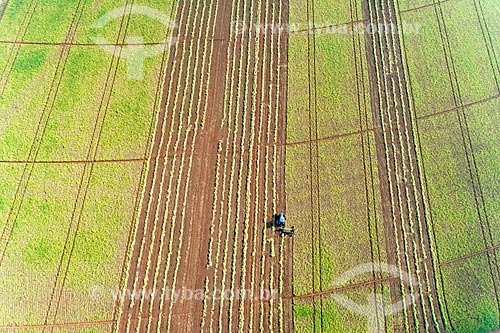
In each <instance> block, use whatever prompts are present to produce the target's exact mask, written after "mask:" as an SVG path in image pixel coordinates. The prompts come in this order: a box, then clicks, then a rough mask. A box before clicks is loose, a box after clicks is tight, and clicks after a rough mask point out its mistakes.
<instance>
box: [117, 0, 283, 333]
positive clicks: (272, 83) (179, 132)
mask: <svg viewBox="0 0 500 333" xmlns="http://www.w3.org/2000/svg"><path fill="white" fill-rule="evenodd" d="M287 18H288V8H287V5H286V4H283V3H281V2H276V1H271V0H268V1H262V2H261V3H257V2H254V1H250V0H232V1H231V0H207V1H203V2H190V1H185V2H184V1H183V2H179V4H178V8H177V17H176V22H178V29H177V31H175V32H174V34H175V35H176V37H178V38H179V39H178V41H177V43H176V44H175V45H174V46H172V47H171V50H170V54H169V61H168V65H167V71H166V77H165V83H164V94H163V99H162V103H161V109H160V112H159V116H158V123H157V125H156V134H155V136H154V140H153V144H152V149H151V153H150V156H151V157H150V160H149V162H148V168H149V171H148V175H147V178H146V182H145V189H144V192H143V199H142V204H141V206H142V207H141V209H140V215H139V218H138V223H137V226H136V230H135V235H134V243H133V246H132V248H131V253H130V262H129V265H128V273H127V276H126V277H125V278H124V279H125V282H124V285H125V288H126V289H128V290H130V291H132V292H136V293H141V292H145V293H146V297H125V298H124V299H123V300H122V301H121V304H120V308H121V311H120V315H119V320H118V322H117V324H116V325H117V327H115V329H117V330H118V331H120V332H136V331H140V332H146V331H147V332H157V331H160V332H166V331H172V332H192V331H199V330H200V329H202V330H203V331H205V330H209V329H210V330H217V331H242V330H243V331H244V330H261V331H271V330H272V331H281V332H288V331H290V327H291V326H290V325H291V321H292V320H291V289H290V288H291V283H290V281H291V276H290V274H289V273H288V272H289V271H290V269H289V265H290V261H289V260H288V259H287V258H288V256H286V254H285V253H283V252H284V251H285V252H286V251H287V250H286V249H287V248H288V249H289V246H290V244H289V241H290V239H289V238H287V239H284V238H281V237H280V236H279V235H278V234H277V233H275V232H274V231H273V230H272V229H269V228H266V223H267V222H268V221H269V220H270V219H271V218H272V214H273V213H274V212H276V211H278V210H279V211H282V210H284V202H285V200H284V183H283V182H284V164H283V163H284V157H283V153H284V144H285V132H284V129H285V110H286V99H285V97H286V61H287V60H286V52H287V49H286V48H287V38H286V34H284V33H282V32H281V33H271V31H268V32H266V33H263V32H261V31H260V30H258V29H250V28H249V27H253V26H254V25H255V24H266V23H268V24H269V23H275V24H277V23H279V22H283V21H284V20H286V19H287ZM235 21H240V22H245V23H244V26H246V27H247V29H243V30H242V31H237V30H236V29H234V27H233V26H232V23H233V22H235ZM261 288H264V289H276V290H277V293H278V294H277V295H275V298H274V299H262V298H260V297H259V291H260V289H261ZM242 289H246V290H250V291H251V293H252V295H251V296H250V297H248V298H245V299H243V298H239V297H238V294H239V290H242ZM169 290H174V291H175V292H182V290H190V291H189V292H195V293H199V292H200V291H202V292H203V297H202V298H199V297H196V298H190V296H189V295H188V294H184V296H185V298H184V299H182V297H181V298H180V299H176V300H174V299H173V298H172V297H168V296H166V297H165V295H167V293H168V291H169ZM221 291H226V292H233V293H234V294H236V297H233V298H228V299H226V298H222V299H213V298H212V296H213V295H214V292H215V294H216V297H217V296H219V295H220V292H221ZM189 292H188V293H189ZM151 293H153V296H151V297H148V296H147V295H151ZM162 295H163V296H164V297H162ZM187 298H190V299H187Z"/></svg>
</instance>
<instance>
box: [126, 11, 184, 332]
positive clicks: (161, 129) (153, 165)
mask: <svg viewBox="0 0 500 333" xmlns="http://www.w3.org/2000/svg"><path fill="white" fill-rule="evenodd" d="M181 5H182V7H181ZM185 6H189V3H187V2H182V3H179V5H178V6H177V10H176V12H177V13H178V14H177V17H178V18H179V22H184V21H183V20H187V16H183V14H184V13H188V12H189V7H188V9H187V11H186V8H185ZM187 26H188V25H187V24H182V25H180V28H179V29H178V30H177V31H176V32H177V33H178V34H183V33H184V31H185V29H186V28H187ZM181 45H183V44H182V43H177V44H176V45H175V46H174V49H175V52H174V53H172V52H170V56H169V58H170V59H172V58H174V57H176V56H177V55H178V54H180V49H181V47H182V46H181ZM174 65H175V63H173V62H172V63H171V66H172V67H173V69H172V70H170V71H169V73H170V75H169V76H168V78H169V84H168V90H167V91H164V93H163V100H164V102H165V104H164V103H163V100H162V105H161V106H160V108H161V109H163V110H165V111H166V112H167V113H168V114H170V112H171V116H168V115H167V117H161V115H162V113H163V112H162V110H160V116H159V118H158V123H157V130H156V135H155V139H154V140H155V144H153V145H152V146H151V153H150V162H149V167H148V180H147V182H146V187H145V192H144V195H143V199H142V200H141V207H142V208H141V210H142V212H141V215H140V216H139V220H140V221H139V223H138V226H137V230H136V234H135V237H134V243H133V246H132V249H133V253H132V258H131V260H130V262H131V264H130V266H129V269H128V272H129V275H128V277H127V280H128V282H127V284H128V285H132V286H133V287H134V288H135V287H136V286H137V283H138V278H139V276H138V272H140V271H144V269H143V266H144V264H142V261H143V260H142V257H143V251H144V247H145V246H146V245H147V244H144V243H145V241H146V242H147V240H148V238H149V237H150V236H149V235H150V234H151V230H152V228H153V226H152V225H151V223H150V222H151V218H150V213H151V209H152V208H151V207H152V205H153V201H154V200H157V199H160V197H161V196H162V195H163V193H164V191H163V182H164V178H165V177H164V175H165V169H162V175H161V178H160V179H159V180H160V184H157V181H158V177H157V176H156V173H157V171H158V168H161V165H160V163H161V162H163V160H162V159H160V156H161V155H162V154H161V153H159V154H154V152H155V151H165V150H167V149H169V147H170V145H171V141H172V135H173V128H174V124H175V118H174V117H175V115H174V109H173V107H170V104H171V103H172V97H173V94H172V93H171V92H172V89H173V81H174V78H175V76H176V75H179V71H181V70H182V69H183V67H181V68H178V67H176V66H174ZM166 79H167V77H166ZM168 92H170V93H168ZM166 106H168V107H166ZM178 116H179V120H180V119H182V110H181V112H180V113H179V114H178ZM169 119H170V120H171V121H170V122H168V120H169ZM167 123H169V136H168V142H167V144H166V146H165V144H164V140H165V131H166V126H167ZM156 142H158V143H156ZM153 155H156V156H155V157H154V158H152V157H151V156H153ZM157 186H159V193H158V197H155V194H156V188H157ZM146 188H148V189H147V190H146ZM146 191H147V195H146ZM155 221H156V219H155V220H154V221H153V223H154V222H155ZM145 232H146V238H144V237H145V235H144V233H145ZM137 251H138V253H137ZM140 264H142V265H141V267H140V268H139V269H137V266H138V265H140ZM124 301H125V302H124V303H123V306H122V309H123V311H122V313H121V315H120V317H121V320H120V323H119V326H118V330H119V331H127V330H129V329H131V328H130V326H131V324H132V318H131V317H134V316H135V312H137V306H134V305H135V303H132V302H131V300H129V299H125V300H124ZM130 310H132V315H130V314H129V311H130ZM123 326H124V327H123Z"/></svg>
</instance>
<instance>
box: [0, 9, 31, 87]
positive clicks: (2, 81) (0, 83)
mask: <svg viewBox="0 0 500 333" xmlns="http://www.w3.org/2000/svg"><path fill="white" fill-rule="evenodd" d="M38 1H39V0H31V2H30V3H29V7H28V9H27V10H26V14H25V15H24V17H23V20H22V22H21V25H20V27H19V30H18V31H17V34H16V38H15V40H16V41H22V40H23V39H24V36H25V35H26V32H27V31H28V27H29V25H30V22H31V19H32V18H33V14H34V13H35V10H36V7H37V5H38ZM2 17H3V13H2ZM0 22H1V18H0ZM20 48H21V45H13V46H12V49H11V50H10V52H9V56H8V58H7V62H6V64H5V67H4V68H3V70H2V75H1V76H0V96H3V93H4V91H5V87H7V83H8V81H9V77H10V74H11V73H12V68H13V66H14V63H15V62H16V59H17V55H18V54H19V49H20Z"/></svg>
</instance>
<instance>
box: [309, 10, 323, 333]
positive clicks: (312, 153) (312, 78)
mask: <svg viewBox="0 0 500 333" xmlns="http://www.w3.org/2000/svg"><path fill="white" fill-rule="evenodd" d="M313 3H314V1H313V0H311V1H310V0H308V1H307V18H308V21H310V22H312V25H313V27H314V25H315V20H314V5H313ZM315 38H316V34H315V33H314V32H313V33H312V34H308V37H307V59H308V62H307V66H308V71H307V73H308V83H309V86H308V87H309V89H308V92H309V113H308V116H309V142H310V144H309V171H310V175H311V177H310V183H309V191H310V209H311V258H312V260H311V276H312V283H311V284H312V290H313V292H316V291H317V290H318V288H319V290H321V272H319V280H320V285H319V287H318V286H317V285H316V261H318V259H317V258H316V253H320V250H321V244H320V243H321V239H320V237H317V236H318V235H317V234H319V232H320V229H321V226H320V224H319V222H318V225H317V226H316V221H317V220H318V221H319V214H318V210H319V201H318V200H317V198H318V197H319V193H318V192H319V188H318V183H316V184H314V179H317V177H318V175H317V172H318V155H319V152H318V129H317V124H318V122H317V103H316V100H317V98H316V94H317V89H316V88H317V87H316V46H315ZM315 173H316V174H315ZM315 185H316V186H315ZM315 199H316V200H315ZM319 260H321V255H319ZM319 267H320V269H321V262H320V263H319ZM316 302H319V308H320V313H319V316H320V322H321V327H320V330H321V331H322V330H323V322H322V318H323V299H322V298H321V297H320V298H319V300H317V299H316V297H313V299H312V303H313V308H314V312H313V325H314V332H316V322H317V320H316Z"/></svg>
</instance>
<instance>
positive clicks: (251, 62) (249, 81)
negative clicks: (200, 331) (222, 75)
mask: <svg viewBox="0 0 500 333" xmlns="http://www.w3.org/2000/svg"><path fill="white" fill-rule="evenodd" d="M255 3H257V2H253V3H252V2H249V3H248V7H247V10H248V13H249V17H250V18H249V26H253V25H254V20H255V19H256V15H255V14H256V11H255V9H254V5H255ZM254 33H255V32H254V31H251V32H250V35H252V34H254ZM255 51H256V47H255V44H254V43H250V42H248V43H247V46H246V53H245V55H246V58H245V61H244V64H246V66H245V71H244V77H245V85H244V89H243V91H241V90H240V89H239V94H238V95H239V97H240V98H238V100H237V103H236V108H237V109H238V110H240V111H241V112H242V125H241V128H242V135H241V141H240V150H241V149H243V147H244V144H245V141H246V140H247V136H250V137H251V135H252V133H251V130H249V129H248V127H247V123H248V122H249V121H250V122H252V119H251V117H252V116H253V113H252V110H248V104H249V103H248V99H249V94H250V91H252V90H254V86H253V85H254V78H253V77H252V75H251V74H250V73H251V69H253V68H255V59H254V57H252V54H253V55H255ZM238 88H240V86H239V87H238ZM248 111H250V112H248ZM249 118H250V119H249ZM250 126H252V124H250ZM247 130H248V133H247ZM233 143H235V142H233ZM233 148H234V149H235V148H236V146H235V145H233ZM252 153H253V151H252V150H250V154H249V157H250V156H252ZM245 171H246V172H247V173H248V172H250V170H248V169H246V170H245V163H244V159H240V160H239V165H238V177H237V192H236V209H235V212H236V218H238V216H240V211H241V210H243V207H242V206H243V205H242V201H245V198H244V196H243V190H242V186H243V182H244V178H245V177H244V174H245ZM245 186H248V184H246V183H245ZM245 222H246V221H245V220H244V223H245ZM239 225H240V223H235V226H234V242H233V251H232V256H231V279H230V282H229V283H230V284H229V285H230V289H231V290H234V285H235V283H236V273H237V269H238V268H240V267H238V244H239V238H240V231H239ZM243 242H244V239H243V237H242V240H241V246H242V248H244V243H243ZM242 263H243V265H244V258H242ZM243 265H242V266H243ZM240 274H241V273H240ZM222 290H224V288H222ZM233 305H234V298H230V299H229V308H228V328H229V329H230V330H232V327H233V324H232V322H233Z"/></svg>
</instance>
